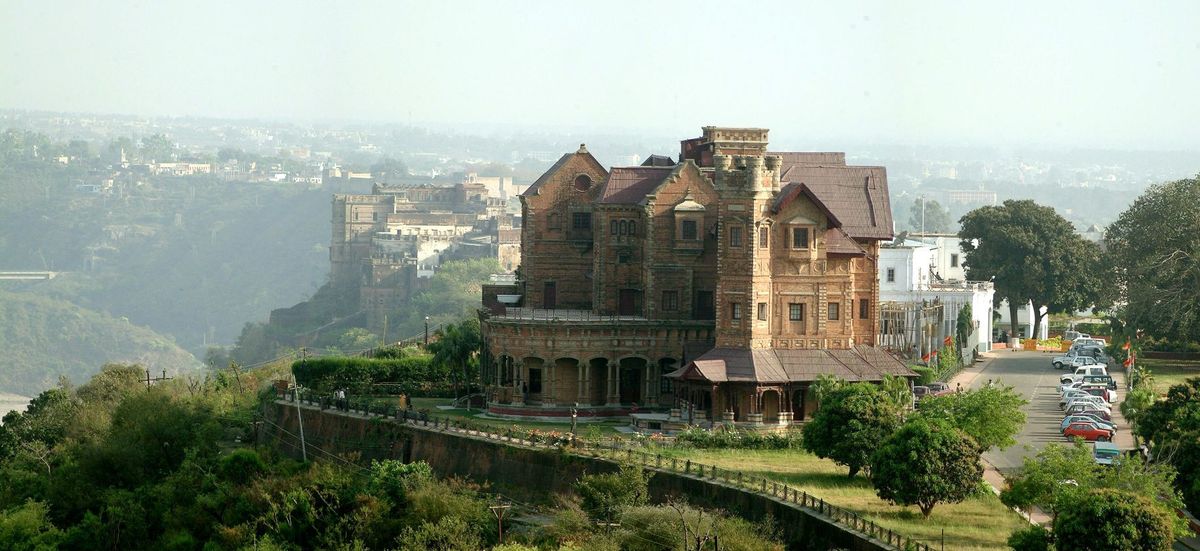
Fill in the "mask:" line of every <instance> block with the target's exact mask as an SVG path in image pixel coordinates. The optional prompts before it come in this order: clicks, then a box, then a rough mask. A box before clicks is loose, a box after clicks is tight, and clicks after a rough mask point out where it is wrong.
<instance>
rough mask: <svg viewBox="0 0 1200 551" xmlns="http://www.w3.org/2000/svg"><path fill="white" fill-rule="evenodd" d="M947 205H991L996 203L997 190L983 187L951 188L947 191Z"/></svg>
mask: <svg viewBox="0 0 1200 551" xmlns="http://www.w3.org/2000/svg"><path fill="white" fill-rule="evenodd" d="M945 197H946V205H947V206H949V205H966V206H980V207H982V206H991V205H995V204H996V198H997V196H996V192H994V191H986V190H982V189H976V190H961V189H956V190H950V191H947V192H946V195H945Z"/></svg>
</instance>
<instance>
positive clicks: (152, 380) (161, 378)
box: [146, 369, 174, 388]
mask: <svg viewBox="0 0 1200 551" xmlns="http://www.w3.org/2000/svg"><path fill="white" fill-rule="evenodd" d="M173 378H174V377H168V376H167V370H165V369H164V370H163V371H162V376H161V377H155V378H153V379H151V378H150V370H149V369H147V370H146V388H150V384H151V383H157V382H159V381H169V380H171V379H173Z"/></svg>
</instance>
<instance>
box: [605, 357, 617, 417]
mask: <svg viewBox="0 0 1200 551" xmlns="http://www.w3.org/2000/svg"><path fill="white" fill-rule="evenodd" d="M615 367H616V366H614V365H613V362H612V360H611V359H609V360H607V361H606V362H605V364H604V403H605V405H609V406H615V405H617V404H616V402H617V400H616V396H617V395H616V394H615V393H614V392H613V389H615V388H616V386H617V385H616V383H614V382H613V370H614V369H615Z"/></svg>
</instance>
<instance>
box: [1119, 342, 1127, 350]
mask: <svg viewBox="0 0 1200 551" xmlns="http://www.w3.org/2000/svg"><path fill="white" fill-rule="evenodd" d="M1121 349H1122V350H1129V341H1125V344H1123V345H1121Z"/></svg>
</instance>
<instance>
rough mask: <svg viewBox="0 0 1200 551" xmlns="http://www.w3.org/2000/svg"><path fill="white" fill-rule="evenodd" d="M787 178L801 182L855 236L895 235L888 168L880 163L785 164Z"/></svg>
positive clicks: (790, 180) (881, 237)
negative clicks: (865, 164) (893, 231)
mask: <svg viewBox="0 0 1200 551" xmlns="http://www.w3.org/2000/svg"><path fill="white" fill-rule="evenodd" d="M784 166H785V168H784V170H783V175H782V176H781V177H780V180H781V181H783V182H801V183H803V184H804V186H805V187H806V188H807V189H808V190H809V191H811V192H812V193H813V195H815V196H816V197H817V198H818V199H820V201H821V203H823V204H824V205H825V207H826V208H828V209H829V210H830V211H832V212H833V213H834V214H835V215H836V216H837V218H838V220H840V221H841V222H842V226H841V227H842V229H843V230H846V233H847V234H849V235H850V237H853V238H855V239H891V238H892V207H891V203H890V202H889V200H888V188H887V172H886V171H885V170H884V169H883V167H878V166H810V165H804V164H795V165H790V166H788V165H786V164H785V165H784Z"/></svg>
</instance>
